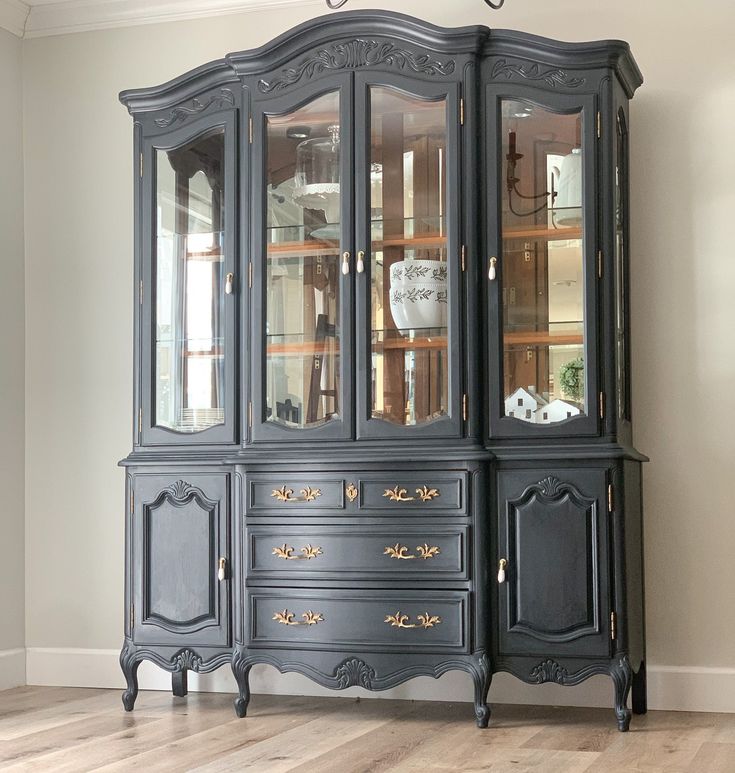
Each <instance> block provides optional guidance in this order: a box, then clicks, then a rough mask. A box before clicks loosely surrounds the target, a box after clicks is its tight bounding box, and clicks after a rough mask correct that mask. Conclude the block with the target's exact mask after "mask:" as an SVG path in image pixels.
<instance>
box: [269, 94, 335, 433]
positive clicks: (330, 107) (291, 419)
mask: <svg viewBox="0 0 735 773" xmlns="http://www.w3.org/2000/svg"><path fill="white" fill-rule="evenodd" d="M339 113H340V111H339V94H338V93H337V92H331V93H329V94H325V95H324V96H321V97H319V98H318V99H315V100H313V101H312V102H309V103H308V104H307V105H306V106H304V107H302V108H300V109H298V110H296V111H295V112H293V113H289V114H287V115H282V116H269V117H268V118H267V130H266V134H267V140H266V141H267V145H266V148H267V149H266V165H267V166H266V174H267V190H266V197H267V201H266V204H267V206H266V211H267V224H266V225H267V244H266V256H267V261H266V262H267V267H266V301H265V303H266V418H267V420H268V421H270V422H274V423H276V424H280V425H283V426H287V427H314V426H318V425H320V424H324V423H325V422H328V421H331V420H333V419H335V418H337V416H338V414H339V410H340V406H339V389H340V384H339V373H340V360H339V357H340V334H341V331H340V326H339V314H340V297H339V293H340V260H339V249H340V236H341V226H340V211H341V201H342V191H341V188H340V157H341V153H340V126H339Z"/></svg>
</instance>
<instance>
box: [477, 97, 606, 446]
mask: <svg viewBox="0 0 735 773" xmlns="http://www.w3.org/2000/svg"><path fill="white" fill-rule="evenodd" d="M497 111H498V121H499V128H500V136H499V149H500V155H499V159H498V160H499V164H498V165H497V167H496V175H495V176H494V179H495V181H496V183H497V185H498V188H499V190H498V193H499V196H498V205H499V230H498V233H497V235H496V243H497V247H498V249H497V251H495V254H493V255H491V256H490V258H489V265H488V268H487V274H488V279H489V285H490V288H491V293H493V292H494V293H497V294H496V296H495V299H494V300H495V303H496V309H497V314H498V320H499V323H500V324H499V326H498V338H499V340H498V341H497V343H498V349H499V351H498V354H499V357H497V358H492V359H491V362H493V363H495V368H496V369H497V370H496V371H495V372H494V373H492V374H491V379H492V378H493V377H494V378H495V379H496V380H497V381H496V383H497V385H498V392H499V398H500V399H499V405H497V403H496V405H495V410H494V411H493V413H494V415H493V417H491V422H493V421H494V423H495V425H496V426H495V431H494V433H493V434H511V435H512V434H517V435H521V434H528V433H533V432H536V431H544V432H547V433H553V434H578V433H583V434H586V433H589V432H596V428H597V424H596V421H597V415H598V395H597V390H596V384H597V377H596V369H597V362H596V338H597V336H596V312H595V298H596V286H595V282H596V273H597V272H596V270H595V268H591V265H594V259H593V258H594V254H595V251H594V248H593V247H592V246H591V245H594V230H593V228H594V202H595V193H594V175H593V160H592V159H593V157H594V154H595V152H596V151H595V148H594V141H592V140H590V137H589V134H590V126H589V125H588V124H589V116H591V115H592V112H591V111H588V110H586V109H585V108H584V106H583V105H576V106H571V105H570V106H563V105H560V106H559V107H557V106H554V107H550V106H543V105H540V104H538V103H537V102H535V101H534V100H533V99H530V98H529V99H523V98H507V97H505V98H501V99H499V100H498V102H497ZM493 152H494V153H497V152H498V149H497V147H496V148H494V149H493ZM496 163H497V161H496ZM490 219H491V220H493V219H494V218H490ZM490 243H491V244H492V243H493V238H492V236H491V239H490ZM590 258H592V260H590ZM491 324H492V323H491ZM490 337H491V339H492V338H493V333H492V331H491V336H490Z"/></svg>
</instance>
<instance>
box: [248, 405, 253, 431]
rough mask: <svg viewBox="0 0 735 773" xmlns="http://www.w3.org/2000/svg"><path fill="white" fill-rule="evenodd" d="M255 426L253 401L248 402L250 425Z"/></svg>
mask: <svg viewBox="0 0 735 773" xmlns="http://www.w3.org/2000/svg"><path fill="white" fill-rule="evenodd" d="M252 426H253V403H252V402H249V403H248V427H252Z"/></svg>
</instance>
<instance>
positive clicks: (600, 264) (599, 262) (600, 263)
mask: <svg viewBox="0 0 735 773" xmlns="http://www.w3.org/2000/svg"><path fill="white" fill-rule="evenodd" d="M602 270H603V258H602V250H598V251H597V276H598V277H599V278H600V279H602Z"/></svg>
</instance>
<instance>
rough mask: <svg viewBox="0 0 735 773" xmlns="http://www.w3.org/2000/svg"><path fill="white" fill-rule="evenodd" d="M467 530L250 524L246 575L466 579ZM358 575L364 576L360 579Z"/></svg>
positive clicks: (451, 528) (459, 528) (461, 527)
mask: <svg viewBox="0 0 735 773" xmlns="http://www.w3.org/2000/svg"><path fill="white" fill-rule="evenodd" d="M467 531H468V529H467V527H465V526H448V527H437V526H429V527H422V526H417V525H413V524H412V525H401V526H399V527H396V526H392V525H391V526H380V527H373V528H371V529H365V528H364V527H350V526H342V527H336V526H335V527H329V526H302V527H300V528H299V527H290V526H289V527H286V526H250V527H248V528H246V544H247V550H248V560H247V567H248V568H247V572H248V577H251V578H258V577H264V576H267V577H272V578H275V577H280V578H285V577H291V576H294V575H299V576H315V575H321V574H323V573H324V574H328V575H332V576H334V575H349V577H350V578H351V579H365V580H371V579H375V578H376V577H378V576H380V577H387V576H390V577H391V578H395V579H402V578H405V579H424V580H427V579H431V578H432V577H435V578H441V579H445V580H466V579H467ZM358 575H363V576H361V577H358Z"/></svg>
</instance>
